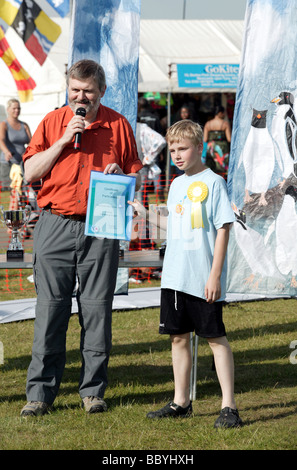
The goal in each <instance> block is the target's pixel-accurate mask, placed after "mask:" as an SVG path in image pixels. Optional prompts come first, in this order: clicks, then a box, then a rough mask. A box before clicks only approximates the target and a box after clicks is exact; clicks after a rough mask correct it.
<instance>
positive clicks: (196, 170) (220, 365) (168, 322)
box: [131, 120, 242, 428]
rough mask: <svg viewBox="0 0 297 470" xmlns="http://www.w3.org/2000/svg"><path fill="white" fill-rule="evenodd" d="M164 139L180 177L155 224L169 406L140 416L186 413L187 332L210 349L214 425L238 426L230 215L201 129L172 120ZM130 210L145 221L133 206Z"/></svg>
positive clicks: (188, 404)
mask: <svg viewBox="0 0 297 470" xmlns="http://www.w3.org/2000/svg"><path fill="white" fill-rule="evenodd" d="M166 140H167V143H168V148H169V151H170V153H171V158H172V160H173V163H174V164H175V165H176V166H177V167H178V168H179V169H180V170H183V171H184V174H183V175H182V176H179V177H177V178H175V179H174V181H173V182H172V184H171V186H170V190H169V194H168V201H167V209H168V219H167V218H165V217H160V222H159V225H160V227H161V228H165V226H166V227H167V247H166V251H165V257H164V263H163V271H162V280H161V312H160V326H159V332H160V333H161V334H169V335H170V338H171V344H172V364H173V374H174V384H175V393H174V399H173V401H172V402H169V403H168V404H167V405H166V406H164V407H163V408H161V409H160V410H157V411H151V412H149V413H148V415H147V417H148V418H164V417H169V416H172V417H178V416H183V417H187V416H190V415H191V413H192V403H191V401H190V396H189V393H190V375H191V368H192V356H191V347H190V333H191V332H193V331H194V330H195V332H196V334H197V335H199V336H201V337H204V338H206V339H207V341H208V343H209V345H210V347H211V349H212V352H213V354H214V360H215V366H216V371H217V375H218V379H219V383H220V386H221V390H222V407H221V408H222V409H221V413H220V415H219V417H218V418H217V420H216V422H215V427H216V428H218V427H238V426H241V424H242V421H241V419H240V417H239V414H238V411H237V408H236V404H235V399H234V364H233V354H232V352H231V349H230V346H229V343H228V341H227V338H226V331H225V326H224V323H223V318H222V306H223V304H222V302H223V300H224V298H225V294H226V272H227V268H226V251H227V245H228V240H229V225H230V224H231V223H232V222H233V221H234V214H233V211H232V208H231V204H230V201H229V199H228V195H227V188H226V183H225V181H224V179H223V178H222V177H221V176H218V175H216V174H215V173H213V172H212V170H210V169H209V168H207V167H205V166H204V165H203V163H202V162H201V155H202V150H203V133H202V129H201V127H200V126H199V125H198V124H196V123H194V122H192V121H190V120H182V121H179V122H177V123H175V124H173V125H172V126H171V127H170V128H169V129H168V130H167V134H166ZM131 204H132V205H133V207H134V209H135V211H136V213H138V214H139V215H140V216H144V217H146V211H145V209H144V207H143V206H142V205H141V204H140V203H139V202H138V201H136V200H135V201H134V202H133V203H131Z"/></svg>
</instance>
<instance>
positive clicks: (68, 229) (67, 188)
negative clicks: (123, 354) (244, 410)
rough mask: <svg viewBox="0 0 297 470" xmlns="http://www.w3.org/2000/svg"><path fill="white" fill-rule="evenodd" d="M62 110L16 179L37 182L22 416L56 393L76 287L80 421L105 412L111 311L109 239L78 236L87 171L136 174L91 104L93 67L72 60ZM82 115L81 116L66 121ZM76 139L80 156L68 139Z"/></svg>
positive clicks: (113, 115)
mask: <svg viewBox="0 0 297 470" xmlns="http://www.w3.org/2000/svg"><path fill="white" fill-rule="evenodd" d="M67 87H68V101H69V105H68V106H65V107H62V108H60V109H57V110H55V111H52V112H50V113H49V114H47V115H46V116H45V118H44V119H43V120H42V122H41V123H40V124H39V126H38V128H37V130H36V132H35V134H34V135H33V138H32V140H31V142H30V145H29V146H28V147H27V150H26V152H25V154H24V157H23V159H24V166H25V178H26V180H27V181H28V182H29V183H30V182H34V181H37V180H40V179H41V180H42V186H41V189H40V191H39V192H38V199H37V201H38V205H39V207H40V208H42V209H43V210H42V213H41V215H40V218H39V221H38V223H37V225H36V227H35V234H34V247H33V266H34V279H35V285H36V291H37V304H36V319H35V327H34V328H35V329H34V341H33V348H32V360H31V363H30V366H29V369H28V377H27V389H26V390H27V399H28V403H27V404H26V405H25V406H24V408H23V409H22V411H21V415H22V416H29V415H30V416H31V415H32V416H37V415H43V414H45V413H46V412H47V411H48V410H49V408H50V406H51V405H52V403H53V402H54V400H55V397H56V395H57V393H58V389H59V386H60V382H61V379H62V374H63V370H64V366H65V352H66V351H65V350H66V346H65V343H66V331H67V327H68V321H69V317H70V315H71V305H72V293H73V289H74V286H75V282H76V279H78V284H79V288H78V294H77V300H78V305H79V320H80V325H81V354H82V368H81V375H80V382H79V393H80V396H81V398H82V402H83V406H84V408H85V410H86V411H87V412H89V413H96V412H101V411H105V410H106V409H107V406H106V403H105V401H104V400H103V397H104V392H105V389H106V386H107V365H108V360H109V353H110V349H111V313H112V301H113V294H114V289H115V283H116V276H117V268H118V258H119V247H118V240H114V239H105V238H104V239H97V238H95V237H88V236H85V235H84V229H85V227H84V226H85V216H86V210H87V199H88V190H89V180H90V172H91V170H96V171H103V172H104V173H105V174H107V173H118V174H128V175H133V176H136V178H137V183H136V186H137V187H139V186H140V177H139V175H138V174H137V172H138V171H139V170H140V169H141V168H142V164H141V162H140V160H139V158H138V155H137V150H136V143H135V139H134V135H133V132H132V129H131V126H130V124H129V123H128V121H127V120H126V119H125V118H124V117H123V116H122V115H121V114H119V113H117V112H116V111H114V110H112V109H110V108H107V107H106V106H103V105H102V104H100V100H101V98H102V97H103V95H104V93H105V90H106V84H105V73H104V70H103V68H102V67H101V66H100V65H99V64H97V63H96V62H94V61H91V60H82V61H79V62H77V63H76V64H74V65H73V66H72V67H71V68H70V69H69V71H68V74H67ZM78 108H84V109H85V111H86V115H85V117H83V116H81V115H76V114H75V113H76V110H77V109H78ZM77 133H81V135H82V136H81V148H80V149H79V150H74V143H73V141H74V136H75V134H77Z"/></svg>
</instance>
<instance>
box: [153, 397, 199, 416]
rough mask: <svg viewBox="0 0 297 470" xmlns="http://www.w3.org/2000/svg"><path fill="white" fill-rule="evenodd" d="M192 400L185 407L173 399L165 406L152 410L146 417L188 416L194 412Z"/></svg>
mask: <svg viewBox="0 0 297 470" xmlns="http://www.w3.org/2000/svg"><path fill="white" fill-rule="evenodd" d="M192 411H193V410H192V402H191V401H190V404H189V405H188V406H186V407H185V408H183V407H182V406H179V405H176V403H173V401H170V402H169V403H167V405H165V406H164V407H163V408H160V410H157V411H150V412H149V413H148V414H147V415H146V417H147V418H169V417H172V418H178V417H181V418H188V417H189V416H191V414H192Z"/></svg>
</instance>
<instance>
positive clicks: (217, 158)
mask: <svg viewBox="0 0 297 470" xmlns="http://www.w3.org/2000/svg"><path fill="white" fill-rule="evenodd" d="M214 114H215V116H214V118H213V119H211V120H209V121H207V122H206V124H205V126H204V132H203V140H204V142H207V153H206V165H207V166H208V167H209V168H211V169H212V170H213V171H214V172H215V173H218V174H220V175H222V176H224V177H226V176H227V172H228V166H229V152H230V142H231V127H230V124H229V122H228V121H226V120H225V108H224V107H223V106H217V107H216V109H215V112H214Z"/></svg>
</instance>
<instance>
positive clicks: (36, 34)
mask: <svg viewBox="0 0 297 470" xmlns="http://www.w3.org/2000/svg"><path fill="white" fill-rule="evenodd" d="M11 26H12V27H13V28H14V29H15V31H16V32H17V33H18V35H19V36H20V37H21V38H22V40H23V41H24V44H25V46H26V48H27V49H28V50H29V51H30V52H31V54H32V55H33V57H35V59H36V60H37V61H38V62H39V64H40V65H42V64H43V63H44V61H45V59H46V58H47V55H48V53H49V51H50V49H51V47H52V46H53V44H54V43H55V42H56V40H57V39H58V37H59V36H60V34H61V28H60V26H59V25H57V24H56V23H55V22H54V21H52V20H51V19H50V18H49V17H48V16H47V15H46V14H45V13H44V11H43V10H42V9H41V8H40V7H39V6H38V5H37V3H36V2H34V0H23V2H22V4H21V6H20V8H19V10H18V12H17V15H16V17H15V18H14V20H13V22H12V23H11Z"/></svg>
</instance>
